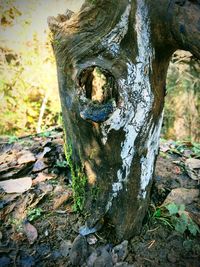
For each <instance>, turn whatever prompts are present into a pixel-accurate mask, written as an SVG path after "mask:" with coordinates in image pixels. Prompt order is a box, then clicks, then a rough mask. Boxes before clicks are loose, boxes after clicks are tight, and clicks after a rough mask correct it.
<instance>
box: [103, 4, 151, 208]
mask: <svg viewBox="0 0 200 267" xmlns="http://www.w3.org/2000/svg"><path fill="white" fill-rule="evenodd" d="M129 12H130V11H129ZM126 13H127V14H128V12H126ZM126 16H127V15H126ZM126 16H125V17H126ZM127 25H128V24H127ZM135 31H136V33H137V46H138V56H137V57H136V62H137V63H136V64H133V63H132V62H131V61H129V62H128V63H127V77H126V78H125V79H120V80H119V81H118V83H119V87H120V92H119V94H120V99H122V103H121V105H120V107H118V108H117V109H116V110H115V112H114V113H113V114H112V116H111V117H110V118H109V119H108V120H107V121H106V122H104V123H103V124H102V126H101V130H102V135H103V138H102V142H103V143H104V144H105V143H106V142H107V138H108V134H109V132H110V131H111V130H112V129H114V130H119V129H123V131H124V132H125V139H124V141H123V142H122V144H121V159H122V166H121V168H120V169H119V170H118V172H117V181H116V182H115V183H114V184H113V185H112V196H111V197H110V200H109V202H108V204H107V210H109V209H110V207H111V206H112V201H113V198H115V197H117V195H118V192H119V191H120V190H121V189H122V188H123V183H124V182H127V181H128V175H129V173H130V168H131V165H132V160H133V156H134V153H135V140H136V138H137V136H138V134H139V131H141V129H142V127H143V125H145V123H147V119H148V116H149V112H150V111H151V109H152V104H153V100H154V96H153V93H152V90H151V83H150V80H149V75H148V74H149V71H150V69H151V67H152V58H153V48H152V46H151V40H150V22H149V18H148V8H147V6H146V4H145V0H138V1H137V10H136V25H135ZM112 40H115V38H113V39H112ZM107 45H109V42H107ZM141 179H144V177H143V176H142V177H141ZM141 184H144V183H143V182H141Z"/></svg>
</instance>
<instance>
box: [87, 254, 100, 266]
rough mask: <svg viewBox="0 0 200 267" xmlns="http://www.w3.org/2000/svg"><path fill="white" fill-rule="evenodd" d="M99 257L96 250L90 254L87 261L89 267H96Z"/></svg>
mask: <svg viewBox="0 0 200 267" xmlns="http://www.w3.org/2000/svg"><path fill="white" fill-rule="evenodd" d="M97 256H98V253H97V251H96V250H95V251H94V252H92V253H91V254H90V256H89V258H88V259H87V267H93V266H94V262H95V261H96V259H97Z"/></svg>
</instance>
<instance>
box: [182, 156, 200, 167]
mask: <svg viewBox="0 0 200 267" xmlns="http://www.w3.org/2000/svg"><path fill="white" fill-rule="evenodd" d="M185 165H187V166H188V167H189V168H190V169H200V159H195V158H189V159H186V161H185Z"/></svg>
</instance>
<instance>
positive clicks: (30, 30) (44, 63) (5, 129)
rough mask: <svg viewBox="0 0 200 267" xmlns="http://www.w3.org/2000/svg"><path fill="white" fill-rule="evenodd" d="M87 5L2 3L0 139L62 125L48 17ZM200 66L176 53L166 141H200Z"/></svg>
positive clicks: (55, 0) (56, 0)
mask: <svg viewBox="0 0 200 267" xmlns="http://www.w3.org/2000/svg"><path fill="white" fill-rule="evenodd" d="M82 2H83V0H80V1H75V0H71V1H69V0H48V1H45V0H35V1H33V0H31V1H25V0H24V1H23V0H0V26H1V30H0V112H1V120H0V135H16V136H19V135H26V134H32V133H36V132H41V131H45V130H47V129H49V128H51V127H54V126H57V125H59V124H60V122H61V116H60V102H59V96H58V88H57V77H56V66H55V60H54V57H53V52H52V49H51V45H50V34H49V32H48V29H47V23H46V18H47V16H48V15H57V14H58V13H63V12H64V11H65V10H66V8H69V9H72V10H74V11H76V10H77V9H78V8H79V7H80V6H81V4H82ZM199 73H200V62H199V61H197V60H196V59H194V58H193V57H192V55H191V54H190V53H188V52H184V51H177V52H176V53H175V54H174V56H173V58H172V61H171V63H170V67H169V71H168V77H167V96H166V102H165V115H164V126H163V132H162V136H163V137H164V138H172V139H175V140H176V139H182V140H183V139H187V140H190V141H195V142H199V141H200V119H199V118H200V116H199V115H200V77H199Z"/></svg>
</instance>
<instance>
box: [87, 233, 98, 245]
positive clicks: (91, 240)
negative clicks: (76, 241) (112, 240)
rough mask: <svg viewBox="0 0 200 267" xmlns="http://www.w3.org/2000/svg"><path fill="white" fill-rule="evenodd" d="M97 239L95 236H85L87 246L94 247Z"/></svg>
mask: <svg viewBox="0 0 200 267" xmlns="http://www.w3.org/2000/svg"><path fill="white" fill-rule="evenodd" d="M97 241H98V240H97V238H96V236H95V235H89V236H87V242H88V244H89V245H94V244H96V243H97Z"/></svg>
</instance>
